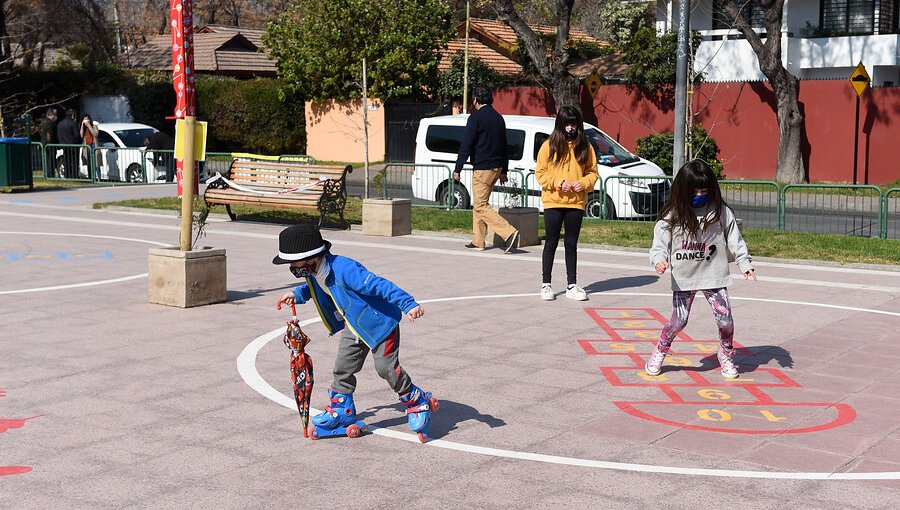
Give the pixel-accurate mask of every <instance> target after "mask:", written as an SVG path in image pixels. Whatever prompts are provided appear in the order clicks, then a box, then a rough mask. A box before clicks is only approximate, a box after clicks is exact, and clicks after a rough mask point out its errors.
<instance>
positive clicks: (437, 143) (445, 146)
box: [425, 125, 466, 154]
mask: <svg viewBox="0 0 900 510" xmlns="http://www.w3.org/2000/svg"><path fill="white" fill-rule="evenodd" d="M465 131H466V128H465V126H437V125H436V126H428V132H427V133H426V134H425V147H428V150H430V151H431V152H447V153H450V154H456V153H458V152H459V144H460V142H462V137H463V133H465Z"/></svg>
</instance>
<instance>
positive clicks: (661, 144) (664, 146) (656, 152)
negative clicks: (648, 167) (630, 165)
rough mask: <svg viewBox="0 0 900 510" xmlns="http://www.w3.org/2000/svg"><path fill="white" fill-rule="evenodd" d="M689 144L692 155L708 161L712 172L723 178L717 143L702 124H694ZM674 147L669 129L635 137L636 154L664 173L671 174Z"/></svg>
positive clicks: (673, 139)
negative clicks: (652, 163)
mask: <svg viewBox="0 0 900 510" xmlns="http://www.w3.org/2000/svg"><path fill="white" fill-rule="evenodd" d="M689 143H690V146H691V148H692V149H693V157H695V158H698V159H702V160H704V161H706V162H707V163H709V165H710V167H712V171H713V173H715V174H716V177H717V178H719V179H724V178H725V173H724V167H723V166H722V163H721V162H720V161H719V160H718V155H719V145H718V144H717V143H716V140H715V139H714V138H713V137H711V136H709V134H708V133H707V132H706V130H705V129H703V126H701V125H699V124H695V125H694V127H693V129H691V140H690V142H689ZM674 147H675V134H674V133H672V132H671V131H665V132H663V133H656V134H652V135H647V136H644V137H641V138H638V139H637V151H636V152H637V155H638V156H640V157H642V158H644V159H647V160H649V161H652V162H654V163H656V164H657V165H659V167H660V168H662V170H663V172H665V173H666V175H672V159H673V152H674Z"/></svg>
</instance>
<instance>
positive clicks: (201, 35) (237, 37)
mask: <svg viewBox="0 0 900 510" xmlns="http://www.w3.org/2000/svg"><path fill="white" fill-rule="evenodd" d="M205 28H206V27H204V28H203V29H200V30H198V31H197V32H195V33H194V69H195V70H196V72H198V73H211V74H221V75H236V74H237V75H248V74H252V75H257V76H274V75H275V62H274V61H273V60H271V59H269V57H267V56H266V54H265V53H262V52H260V51H259V45H258V44H257V43H255V42H254V41H253V39H252V38H253V37H256V38H257V42H258V35H256V34H247V33H245V32H244V30H243V29H241V30H240V31H238V30H237V29H235V30H234V31H223V32H212V31H208V30H204V29H205ZM256 32H260V33H261V32H262V31H261V30H258V31H256ZM126 65H127V66H128V67H131V68H133V69H150V70H155V71H167V70H170V69H171V68H172V36H171V35H169V34H163V35H157V36H154V37H153V38H151V39H150V40H148V41H147V43H146V44H144V45H143V46H140V47H138V48H137V49H136V50H135V51H133V52H132V53H131V54H130V55H127V56H126Z"/></svg>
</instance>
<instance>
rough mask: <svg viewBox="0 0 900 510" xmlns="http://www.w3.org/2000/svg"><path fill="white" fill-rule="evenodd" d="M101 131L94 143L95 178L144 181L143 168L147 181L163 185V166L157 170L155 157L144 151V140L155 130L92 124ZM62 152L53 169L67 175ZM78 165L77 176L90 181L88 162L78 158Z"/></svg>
mask: <svg viewBox="0 0 900 510" xmlns="http://www.w3.org/2000/svg"><path fill="white" fill-rule="evenodd" d="M94 124H95V125H96V126H97V128H98V130H99V131H100V133H99V135H98V136H97V141H96V145H97V148H96V151H95V155H94V156H95V165H96V166H97V172H96V173H95V177H96V178H97V179H98V180H102V181H124V182H145V181H144V169H145V168H146V176H147V178H146V182H157V181H160V182H164V181H165V180H166V169H165V167H164V165H159V166H158V167H157V166H155V165H154V164H153V162H154V161H155V158H154V157H153V152H152V151H145V150H144V149H145V147H144V138H145V137H148V136H151V135H153V134H154V133H156V132H157V131H158V130H157V129H156V128H154V127H151V126H148V125H146V124H135V123H97V122H95V123H94ZM64 151H65V149H63V148H60V149H57V151H56V166H57V169H58V172H59V174H60V175H70V173H69V172H66V168H65V166H66V160H67V159H71V158H67V157H66V156H65V154H64ZM78 160H79V162H80V168H79V172H78V173H79V177H81V178H83V179H89V178H90V173H89V171H88V162H87V161H85V160H84V158H81V157H79V158H78Z"/></svg>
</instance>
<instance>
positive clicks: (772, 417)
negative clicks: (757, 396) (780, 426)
mask: <svg viewBox="0 0 900 510" xmlns="http://www.w3.org/2000/svg"><path fill="white" fill-rule="evenodd" d="M760 413H761V414H762V415H763V416H765V418H766V419H767V420H769V421H784V420H787V418H781V417H780V416H775V415H774V414H772V413H771V412H769V411H760Z"/></svg>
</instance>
